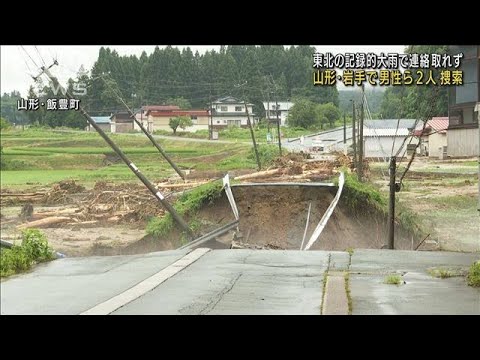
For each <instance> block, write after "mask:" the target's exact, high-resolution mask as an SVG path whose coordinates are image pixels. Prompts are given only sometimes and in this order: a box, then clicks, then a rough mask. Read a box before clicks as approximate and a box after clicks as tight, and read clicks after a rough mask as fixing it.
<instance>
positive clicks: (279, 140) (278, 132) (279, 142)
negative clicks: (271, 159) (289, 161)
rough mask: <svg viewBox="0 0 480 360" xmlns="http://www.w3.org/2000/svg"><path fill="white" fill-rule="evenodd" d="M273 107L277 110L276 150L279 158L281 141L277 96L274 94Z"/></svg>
mask: <svg viewBox="0 0 480 360" xmlns="http://www.w3.org/2000/svg"><path fill="white" fill-rule="evenodd" d="M275 104H276V105H275V106H276V108H277V110H276V111H277V136H278V150H279V152H280V156H282V139H281V137H280V119H279V118H278V111H279V110H278V101H277V95H276V94H275Z"/></svg>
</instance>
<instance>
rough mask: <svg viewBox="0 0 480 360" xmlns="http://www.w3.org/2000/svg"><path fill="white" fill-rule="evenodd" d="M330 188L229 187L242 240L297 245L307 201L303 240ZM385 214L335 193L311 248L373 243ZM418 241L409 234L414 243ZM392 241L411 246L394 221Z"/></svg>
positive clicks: (380, 239) (381, 233) (382, 232)
mask: <svg viewBox="0 0 480 360" xmlns="http://www.w3.org/2000/svg"><path fill="white" fill-rule="evenodd" d="M336 191H337V189H336V188H325V187H299V186H294V187H273V186H271V187H268V186H265V187H263V186H262V187H237V188H234V195H235V199H236V201H237V206H238V209H239V213H240V230H241V232H242V235H243V241H245V242H247V243H249V244H254V245H272V246H273V247H279V248H283V249H299V248H300V244H301V242H302V238H303V233H304V230H305V224H306V221H307V214H308V207H309V204H310V203H311V204H312V207H311V214H310V221H309V226H308V230H307V236H306V239H307V240H308V239H309V238H310V236H311V235H312V233H313V231H314V229H315V227H316V226H317V224H318V222H319V221H320V219H321V218H322V216H323V214H324V213H325V211H326V210H327V208H328V206H329V205H330V203H331V201H332V199H333V197H334V196H335V193H336ZM386 220H387V219H386V218H385V217H384V215H383V214H381V213H379V212H378V211H376V210H374V209H368V208H366V207H365V206H363V205H362V204H359V206H358V208H350V207H349V206H348V205H347V203H346V202H345V201H342V198H341V200H340V202H339V204H338V205H337V207H336V209H335V211H334V212H333V214H332V216H331V217H330V220H329V221H328V223H327V226H326V227H325V229H324V230H323V232H322V234H321V235H320V238H319V239H318V241H317V242H316V243H315V244H314V246H313V247H312V249H313V250H315V249H316V250H319V249H323V250H345V249H346V248H349V247H351V248H373V249H379V248H381V247H382V245H383V244H384V242H385V239H386V235H387V227H386ZM418 241H419V240H418V239H414V245H415V244H417V242H418ZM395 247H396V248H397V249H410V248H411V237H410V236H408V234H407V231H405V229H402V228H401V227H400V226H398V227H397V231H396V242H395Z"/></svg>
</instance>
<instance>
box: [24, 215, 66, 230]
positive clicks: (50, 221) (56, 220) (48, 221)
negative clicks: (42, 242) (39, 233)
mask: <svg viewBox="0 0 480 360" xmlns="http://www.w3.org/2000/svg"><path fill="white" fill-rule="evenodd" d="M70 220H72V219H71V218H69V217H66V216H52V217H49V218H45V219H41V220H35V221H30V222H28V223H25V224H21V225H18V226H17V229H19V230H22V229H28V228H32V227H35V228H42V227H49V226H50V225H55V224H60V223H63V222H67V221H70Z"/></svg>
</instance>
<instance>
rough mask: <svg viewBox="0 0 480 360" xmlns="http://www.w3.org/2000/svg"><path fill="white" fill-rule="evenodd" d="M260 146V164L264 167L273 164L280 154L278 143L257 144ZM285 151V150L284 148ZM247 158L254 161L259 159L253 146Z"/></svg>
mask: <svg viewBox="0 0 480 360" xmlns="http://www.w3.org/2000/svg"><path fill="white" fill-rule="evenodd" d="M257 148H258V156H259V157H260V164H261V165H262V168H265V167H267V166H271V165H272V164H273V162H274V161H275V159H276V158H278V157H279V156H280V152H279V150H278V146H277V145H260V146H257ZM283 151H284V152H285V150H284V149H283ZM247 159H249V160H252V161H255V162H256V161H257V158H256V155H255V150H254V149H253V147H252V148H251V149H250V152H249V153H248V155H247Z"/></svg>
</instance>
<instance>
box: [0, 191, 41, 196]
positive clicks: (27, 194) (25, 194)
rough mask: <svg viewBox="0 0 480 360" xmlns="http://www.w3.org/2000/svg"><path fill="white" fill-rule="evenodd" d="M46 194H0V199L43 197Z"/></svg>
mask: <svg viewBox="0 0 480 360" xmlns="http://www.w3.org/2000/svg"><path fill="white" fill-rule="evenodd" d="M45 194H46V193H43V192H36V193H0V197H10V196H11V197H25V196H26V197H28V196H32V197H33V196H43V195H45Z"/></svg>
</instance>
